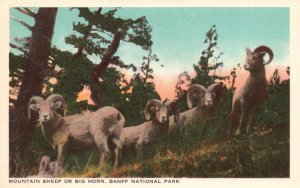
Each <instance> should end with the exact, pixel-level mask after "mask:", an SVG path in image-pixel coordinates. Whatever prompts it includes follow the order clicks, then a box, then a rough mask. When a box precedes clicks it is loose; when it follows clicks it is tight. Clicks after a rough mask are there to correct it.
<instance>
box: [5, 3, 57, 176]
mask: <svg viewBox="0 0 300 188" xmlns="http://www.w3.org/2000/svg"><path fill="white" fill-rule="evenodd" d="M20 10H23V11H25V12H27V13H28V14H27V15H29V16H32V17H33V18H34V19H35V25H34V26H33V27H32V28H31V30H32V37H31V39H30V46H29V52H28V55H27V58H26V60H25V67H24V77H23V79H22V84H21V86H20V91H19V94H18V98H17V101H16V103H15V108H14V109H13V111H12V112H11V115H12V116H11V117H10V120H11V121H10V130H9V131H10V135H9V136H10V139H9V140H10V145H9V146H10V147H9V149H10V152H9V154H10V155H9V168H10V175H11V176H16V175H18V174H19V173H20V172H21V170H22V169H23V167H25V166H26V165H28V164H30V162H31V157H30V156H31V151H30V149H29V147H30V146H29V145H30V143H31V141H32V138H33V136H32V135H33V134H34V133H33V132H34V124H35V123H34V122H35V121H34V119H33V120H32V121H29V120H28V117H27V116H28V113H27V106H28V101H29V99H30V98H31V97H32V96H34V95H41V94H42V89H43V83H44V78H45V77H46V74H47V70H48V63H47V62H48V57H49V55H50V52H51V40H52V35H53V30H54V25H55V18H56V13H57V8H40V9H39V10H38V12H37V13H33V12H31V11H29V10H27V9H20ZM25 12H24V13H25Z"/></svg>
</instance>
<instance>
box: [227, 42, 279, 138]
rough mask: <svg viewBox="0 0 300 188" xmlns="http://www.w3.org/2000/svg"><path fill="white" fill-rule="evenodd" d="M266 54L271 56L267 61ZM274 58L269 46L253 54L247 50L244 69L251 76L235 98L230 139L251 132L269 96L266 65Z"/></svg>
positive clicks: (258, 49) (231, 116)
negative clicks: (257, 115) (256, 117)
mask: <svg viewBox="0 0 300 188" xmlns="http://www.w3.org/2000/svg"><path fill="white" fill-rule="evenodd" d="M266 54H268V55H269V59H268V60H267V61H265V60H264V56H265V55H266ZM273 58H274V54H273V51H272V50H271V49H270V48H269V47H267V46H259V47H257V48H256V49H255V50H254V51H253V52H252V51H251V50H250V49H249V48H246V61H245V65H244V69H245V70H246V71H249V72H250V75H249V77H248V78H247V80H246V82H245V83H244V85H243V86H242V87H241V88H240V89H238V90H236V92H235V94H234V96H233V100H232V110H231V114H230V126H229V130H228V134H229V137H231V136H232V135H233V134H235V135H240V134H245V133H248V132H249V131H250V129H251V127H252V124H253V123H254V120H255V116H256V114H257V113H258V112H259V111H260V108H261V106H262V105H263V104H264V102H265V101H266V99H267V98H268V95H269V92H268V82H267V79H266V70H265V65H267V64H269V63H271V62H272V60H273Z"/></svg>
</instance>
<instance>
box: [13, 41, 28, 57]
mask: <svg viewBox="0 0 300 188" xmlns="http://www.w3.org/2000/svg"><path fill="white" fill-rule="evenodd" d="M9 46H10V47H12V48H15V49H17V50H20V51H21V52H23V53H24V54H25V55H28V51H26V50H25V49H24V48H22V47H20V46H17V45H15V44H12V43H9Z"/></svg>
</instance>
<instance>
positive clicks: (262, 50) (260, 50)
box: [253, 46, 274, 65]
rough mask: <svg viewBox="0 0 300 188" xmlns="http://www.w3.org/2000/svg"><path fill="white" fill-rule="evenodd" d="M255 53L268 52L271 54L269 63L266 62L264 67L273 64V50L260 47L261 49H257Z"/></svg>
mask: <svg viewBox="0 0 300 188" xmlns="http://www.w3.org/2000/svg"><path fill="white" fill-rule="evenodd" d="M253 52H254V53H260V52H266V53H268V54H269V60H268V61H267V62H265V63H264V65H267V64H269V63H271V61H272V60H273V58H274V53H273V51H272V50H271V48H269V47H267V46H259V47H257V48H255V50H254V51H253Z"/></svg>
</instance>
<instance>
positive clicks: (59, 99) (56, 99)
mask: <svg viewBox="0 0 300 188" xmlns="http://www.w3.org/2000/svg"><path fill="white" fill-rule="evenodd" d="M46 101H47V102H51V103H53V105H54V108H55V109H58V108H62V109H65V105H66V103H65V99H64V98H63V96H61V95H59V94H52V95H50V96H49V97H48V98H47V99H46Z"/></svg>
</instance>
